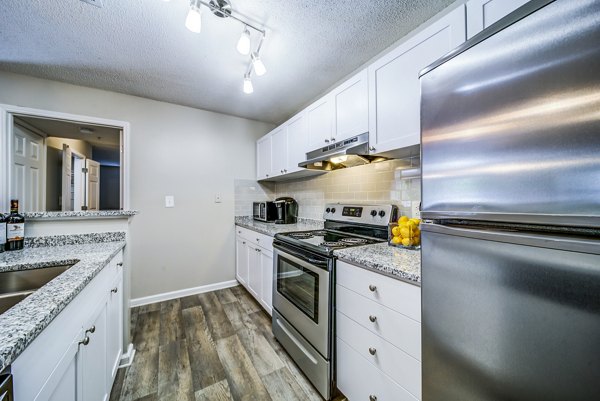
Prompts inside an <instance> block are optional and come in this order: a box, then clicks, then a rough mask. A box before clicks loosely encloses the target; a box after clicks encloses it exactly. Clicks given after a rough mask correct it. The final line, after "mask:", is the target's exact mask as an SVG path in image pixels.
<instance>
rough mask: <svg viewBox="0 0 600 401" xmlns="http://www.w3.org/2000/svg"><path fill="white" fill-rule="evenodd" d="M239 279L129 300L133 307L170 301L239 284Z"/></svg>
mask: <svg viewBox="0 0 600 401" xmlns="http://www.w3.org/2000/svg"><path fill="white" fill-rule="evenodd" d="M238 284H239V283H238V281H237V280H230V281H222V282H220V283H214V284H208V285H202V286H200V287H193V288H186V289H183V290H177V291H171V292H164V293H162V294H156V295H150V296H147V297H141V298H135V299H132V300H131V301H130V302H129V306H130V307H131V308H135V307H136V306H142V305H148V304H153V303H156V302H162V301H168V300H170V299H176V298H181V297H187V296H188V295H196V294H202V293H203V292H210V291H216V290H222V289H224V288H231V287H235V286H236V285H238Z"/></svg>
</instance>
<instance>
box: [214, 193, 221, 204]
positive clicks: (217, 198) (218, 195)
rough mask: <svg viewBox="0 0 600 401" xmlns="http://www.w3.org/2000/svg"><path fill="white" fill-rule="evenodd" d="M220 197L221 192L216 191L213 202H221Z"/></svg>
mask: <svg viewBox="0 0 600 401" xmlns="http://www.w3.org/2000/svg"><path fill="white" fill-rule="evenodd" d="M221 202H222V199H221V194H220V193H217V194H215V203H221Z"/></svg>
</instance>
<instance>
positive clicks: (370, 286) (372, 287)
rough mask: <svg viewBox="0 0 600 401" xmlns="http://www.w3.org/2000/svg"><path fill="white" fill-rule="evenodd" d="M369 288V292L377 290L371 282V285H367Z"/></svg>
mask: <svg viewBox="0 0 600 401" xmlns="http://www.w3.org/2000/svg"><path fill="white" fill-rule="evenodd" d="M369 290H370V291H371V292H375V291H377V286H374V285H373V284H371V285H369Z"/></svg>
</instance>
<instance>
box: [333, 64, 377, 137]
mask: <svg viewBox="0 0 600 401" xmlns="http://www.w3.org/2000/svg"><path fill="white" fill-rule="evenodd" d="M333 97H334V99H335V135H334V138H332V140H333V141H334V142H337V141H341V140H343V139H348V138H350V137H352V136H356V135H360V134H363V133H365V132H367V131H368V130H369V85H368V74H367V70H366V69H365V70H364V71H361V72H360V73H359V74H357V75H356V76H354V77H352V78H351V79H349V80H348V81H346V82H345V83H343V84H342V85H340V86H339V87H338V88H336V89H335V90H334V91H333Z"/></svg>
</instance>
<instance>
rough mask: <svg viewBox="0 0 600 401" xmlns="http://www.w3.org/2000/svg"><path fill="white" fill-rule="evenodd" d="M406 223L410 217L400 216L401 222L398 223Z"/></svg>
mask: <svg viewBox="0 0 600 401" xmlns="http://www.w3.org/2000/svg"><path fill="white" fill-rule="evenodd" d="M405 221H408V216H400V220H398V223H404V222H405Z"/></svg>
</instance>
